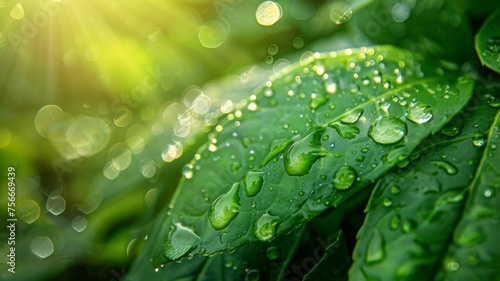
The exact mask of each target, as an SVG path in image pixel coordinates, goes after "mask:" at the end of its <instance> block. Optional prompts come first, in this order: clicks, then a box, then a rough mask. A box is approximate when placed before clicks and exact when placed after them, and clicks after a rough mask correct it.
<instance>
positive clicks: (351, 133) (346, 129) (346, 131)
mask: <svg viewBox="0 0 500 281" xmlns="http://www.w3.org/2000/svg"><path fill="white" fill-rule="evenodd" d="M328 127H331V128H334V129H335V131H337V133H338V134H339V135H340V136H341V137H343V138H345V139H353V138H355V137H356V136H357V135H358V134H359V128H358V127H356V126H354V125H350V124H342V123H341V122H332V123H330V124H328Z"/></svg>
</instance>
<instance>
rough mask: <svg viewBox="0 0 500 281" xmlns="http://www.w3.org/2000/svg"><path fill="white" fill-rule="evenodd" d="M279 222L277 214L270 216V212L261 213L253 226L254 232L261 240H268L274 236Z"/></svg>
mask: <svg viewBox="0 0 500 281" xmlns="http://www.w3.org/2000/svg"><path fill="white" fill-rule="evenodd" d="M280 222H281V219H280V218H279V217H278V216H272V215H270V214H267V213H266V214H264V215H262V216H261V217H260V218H259V219H258V220H257V221H256V222H255V228H254V234H255V236H256V237H257V238H259V239H260V240H261V241H264V242H266V241H270V240H272V239H274V238H275V237H276V228H277V227H278V224H279V223H280Z"/></svg>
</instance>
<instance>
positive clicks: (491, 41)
mask: <svg viewBox="0 0 500 281" xmlns="http://www.w3.org/2000/svg"><path fill="white" fill-rule="evenodd" d="M486 48H488V50H490V51H492V52H494V53H498V52H500V36H492V37H490V38H488V40H486Z"/></svg>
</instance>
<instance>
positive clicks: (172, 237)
mask: <svg viewBox="0 0 500 281" xmlns="http://www.w3.org/2000/svg"><path fill="white" fill-rule="evenodd" d="M199 239H200V237H199V236H198V235H197V234H196V233H194V231H193V230H192V229H190V228H187V227H185V226H183V225H182V224H180V223H174V226H172V227H171V230H170V233H169V236H168V238H167V240H166V241H167V243H165V248H164V253H165V256H166V257H167V258H169V259H171V260H176V259H178V258H180V257H183V256H185V255H186V254H188V253H189V252H190V251H192V250H193V247H194V246H193V245H194V244H195V243H196V242H197V241H198V240H199Z"/></svg>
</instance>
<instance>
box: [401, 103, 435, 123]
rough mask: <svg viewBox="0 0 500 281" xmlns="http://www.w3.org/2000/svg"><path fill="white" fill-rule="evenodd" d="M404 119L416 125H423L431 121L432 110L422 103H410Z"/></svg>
mask: <svg viewBox="0 0 500 281" xmlns="http://www.w3.org/2000/svg"><path fill="white" fill-rule="evenodd" d="M406 117H407V118H408V119H410V120H411V121H413V122H415V123H417V124H423V123H426V122H428V121H429V120H431V118H432V109H431V107H430V106H429V105H427V104H425V103H422V102H416V103H411V104H410V107H409V108H408V115H407V116H406Z"/></svg>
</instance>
